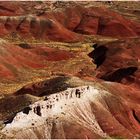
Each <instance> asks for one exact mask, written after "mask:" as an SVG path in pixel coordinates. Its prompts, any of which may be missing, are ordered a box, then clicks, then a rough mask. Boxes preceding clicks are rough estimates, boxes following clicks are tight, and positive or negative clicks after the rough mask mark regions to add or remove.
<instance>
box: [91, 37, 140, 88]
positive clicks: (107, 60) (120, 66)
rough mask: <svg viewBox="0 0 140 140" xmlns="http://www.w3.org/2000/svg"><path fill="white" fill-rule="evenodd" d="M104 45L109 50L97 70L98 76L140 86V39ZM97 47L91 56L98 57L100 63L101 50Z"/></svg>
mask: <svg viewBox="0 0 140 140" xmlns="http://www.w3.org/2000/svg"><path fill="white" fill-rule="evenodd" d="M99 47H100V46H99ZM104 47H105V48H107V51H106V52H105V54H104V59H103V62H102V64H101V65H99V67H98V68H97V70H96V77H98V78H101V79H104V80H106V81H112V82H120V83H123V84H128V85H130V86H134V87H137V88H140V80H139V79H140V70H139V60H140V55H139V52H140V47H139V40H138V39H137V40H135V39H129V40H124V41H120V42H119V41H118V42H114V43H110V44H107V45H104ZM97 48H98V47H97ZM97 48H96V49H95V50H96V51H93V52H94V53H93V52H92V53H91V54H90V56H93V57H94V58H95V57H96V58H95V59H96V61H97V63H99V62H98V61H100V60H101V57H100V53H99V51H100V50H99V49H97ZM97 50H99V51H97ZM94 61H95V60H94Z"/></svg>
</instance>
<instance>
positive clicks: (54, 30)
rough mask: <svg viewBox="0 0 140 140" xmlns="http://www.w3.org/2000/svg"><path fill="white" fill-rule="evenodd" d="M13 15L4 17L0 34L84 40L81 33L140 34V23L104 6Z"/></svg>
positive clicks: (67, 40)
mask: <svg viewBox="0 0 140 140" xmlns="http://www.w3.org/2000/svg"><path fill="white" fill-rule="evenodd" d="M5 6H8V5H5ZM21 9H22V5H21ZM13 12H14V11H13ZM3 14H4V13H3ZM14 16H16V13H15V15H14ZM14 16H6V17H5V18H3V17H1V19H0V21H1V24H4V25H1V26H2V27H3V29H1V30H2V31H1V32H0V36H3V35H4V34H5V35H7V34H13V33H15V34H19V35H20V36H22V37H24V38H31V37H35V38H37V39H40V38H41V39H47V40H54V41H61V42H76V41H82V40H84V37H83V36H82V35H81V34H88V35H95V34H98V35H104V36H111V37H135V36H139V35H140V24H139V23H137V22H134V21H131V20H128V19H125V18H124V17H123V16H121V15H120V14H118V13H116V12H114V11H111V10H109V9H106V8H102V7H100V8H99V7H98V8H97V7H90V8H83V7H79V6H75V7H72V8H66V9H63V10H60V11H54V12H53V11H51V12H45V13H43V14H41V15H35V14H32V16H31V15H30V16H29V15H27V16H26V15H25V16H23V17H22V16H17V17H16V18H13V17H14Z"/></svg>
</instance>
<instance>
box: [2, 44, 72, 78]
mask: <svg viewBox="0 0 140 140" xmlns="http://www.w3.org/2000/svg"><path fill="white" fill-rule="evenodd" d="M25 45H26V44H25ZM27 45H28V44H27ZM0 52H1V56H0V67H1V71H0V76H1V77H3V78H12V77H14V76H15V75H16V74H17V73H18V70H20V69H24V68H26V69H31V68H34V69H39V68H43V67H47V66H46V65H45V62H47V61H61V60H68V59H70V58H72V57H74V55H73V54H72V53H70V52H67V51H64V50H59V49H55V48H49V47H41V46H38V47H33V48H30V49H25V48H22V47H20V46H18V45H11V44H8V43H6V44H3V45H1V47H0ZM15 52H16V53H15Z"/></svg>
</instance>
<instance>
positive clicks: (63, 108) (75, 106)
mask: <svg viewBox="0 0 140 140" xmlns="http://www.w3.org/2000/svg"><path fill="white" fill-rule="evenodd" d="M77 80H78V79H77ZM79 80H80V79H79ZM83 82H84V81H83ZM85 83H86V84H87V86H80V87H76V88H68V89H67V90H64V91H62V92H58V93H56V94H51V95H47V96H45V97H44V99H42V100H40V101H37V102H35V103H34V104H32V105H29V106H27V107H25V108H23V109H22V111H21V112H19V113H17V114H16V115H15V117H14V118H13V119H12V120H11V121H8V120H5V122H4V123H5V127H3V129H2V131H1V133H2V134H3V136H5V137H6V138H109V137H114V138H137V137H139V134H140V126H139V119H140V118H139V117H140V116H139V110H140V108H139V98H140V96H139V92H137V91H133V93H131V92H129V90H127V88H128V87H127V86H122V85H121V84H115V83H114V84H113V83H110V82H101V83H97V82H85ZM117 87H118V88H117ZM124 90H125V92H123V91H124ZM126 90H127V92H126ZM119 94H120V95H119ZM131 94H133V97H135V98H131V97H132V96H130V97H128V95H131ZM18 96H19V95H18ZM79 131H80V133H79Z"/></svg>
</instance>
